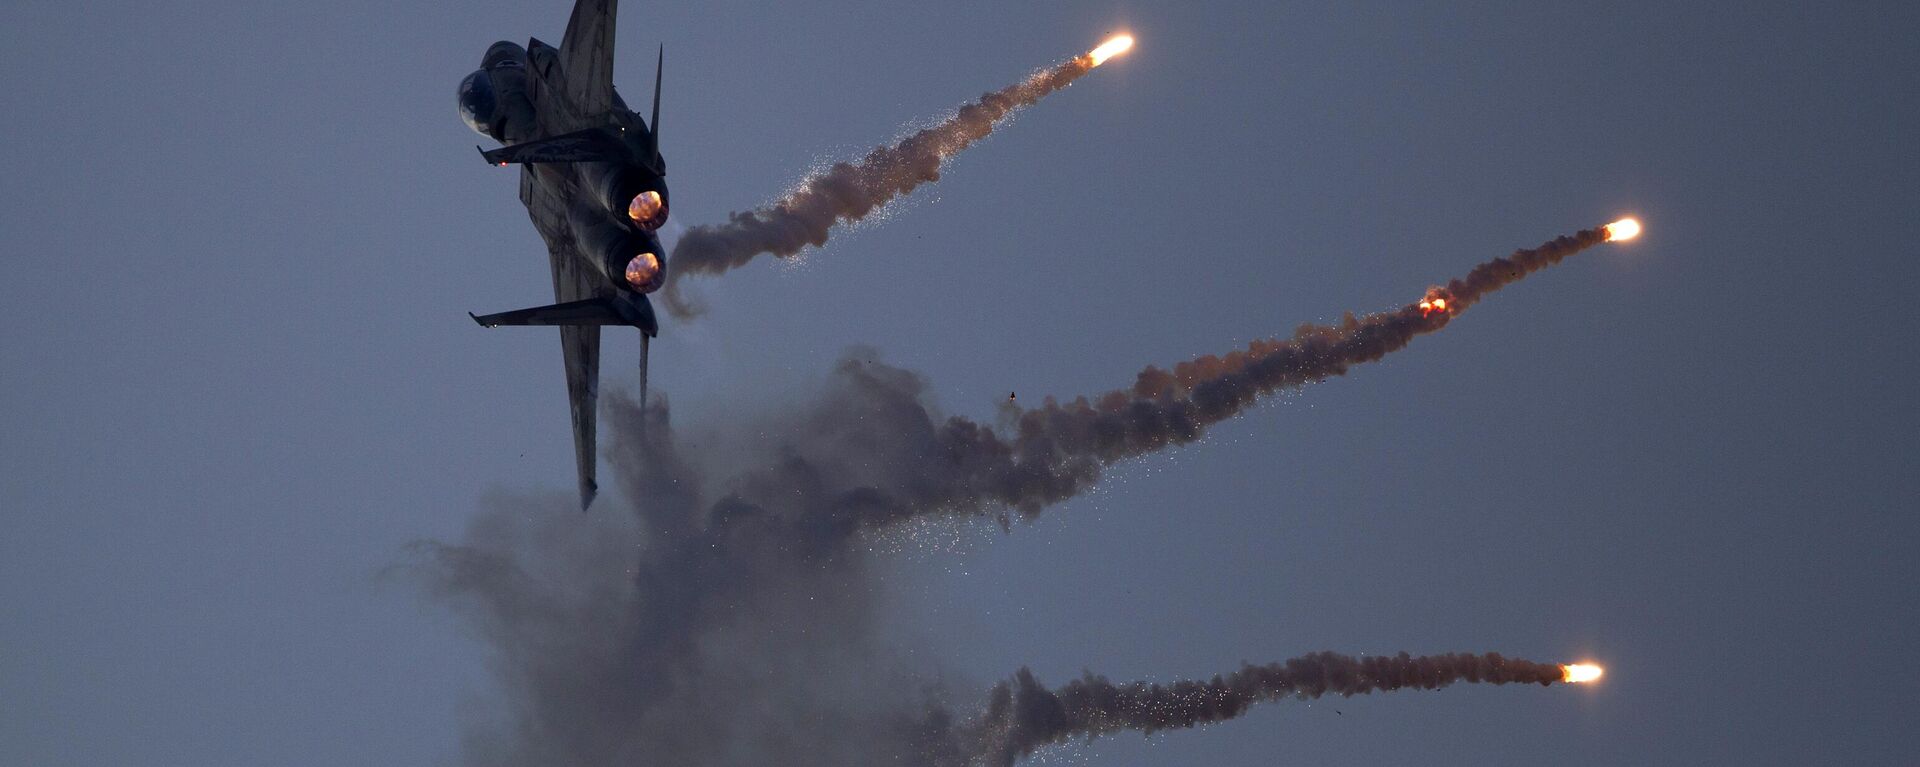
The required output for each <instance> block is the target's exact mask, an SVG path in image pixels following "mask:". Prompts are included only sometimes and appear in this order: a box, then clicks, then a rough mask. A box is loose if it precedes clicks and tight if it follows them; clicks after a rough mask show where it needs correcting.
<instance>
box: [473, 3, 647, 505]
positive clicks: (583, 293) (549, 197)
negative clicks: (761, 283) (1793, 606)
mask: <svg viewBox="0 0 1920 767" xmlns="http://www.w3.org/2000/svg"><path fill="white" fill-rule="evenodd" d="M616 5H617V2H616V0H577V2H575V3H574V6H573V16H572V18H570V19H569V20H568V21H567V31H566V33H565V36H563V37H562V38H560V47H559V48H554V47H553V46H551V45H547V44H546V43H543V42H540V41H539V40H537V39H533V40H528V41H527V45H526V47H524V48H522V47H521V46H519V45H517V44H515V43H512V42H507V41H501V42H497V43H494V44H493V45H492V46H490V47H488V48H487V53H486V55H485V56H483V57H482V58H481V60H480V69H479V70H477V71H475V72H474V73H473V74H470V75H467V77H466V79H465V80H462V81H461V82H460V91H459V96H460V117H461V119H463V120H465V121H466V123H467V125H468V126H469V127H471V128H473V129H474V130H475V131H477V132H479V133H481V134H482V135H485V136H487V137H489V138H492V139H493V140H495V141H498V142H500V143H501V144H502V145H503V146H501V147H500V148H498V149H493V150H490V151H489V150H486V149H482V150H481V151H480V154H481V156H482V157H484V158H485V159H486V161H487V162H488V163H489V164H492V165H498V166H502V167H505V166H507V165H519V166H520V201H521V202H522V203H525V204H526V206H527V215H528V216H530V217H531V218H532V219H533V226H534V228H535V229H538V230H539V231H540V237H541V238H542V239H544V240H546V243H547V257H548V259H549V260H550V262H551V263H552V266H553V299H554V303H553V304H551V305H549V306H538V307H534V308H531V309H520V310H516V311H510V312H501V313H499V314H487V315H479V316H475V315H473V314H472V313H469V314H468V316H470V317H473V320H474V321H475V322H478V323H480V324H481V325H482V326H484V327H490V328H491V327H498V326H500V325H552V326H558V327H559V328H560V346H561V351H562V354H563V357H564V358H565V362H566V368H567V398H568V400H569V404H570V405H571V406H572V409H573V451H574V459H575V460H576V461H577V462H578V464H579V471H580V508H581V509H583V510H584V509H586V508H587V507H588V506H589V505H591V504H592V503H593V496H594V493H595V491H596V490H597V489H598V485H597V484H596V483H595V482H594V468H595V459H596V458H597V456H596V453H595V450H594V422H595V416H596V412H595V407H596V405H597V403H598V400H599V388H600V328H602V327H605V326H627V327H634V328H639V330H640V401H641V403H642V405H643V406H644V403H645V402H646V396H647V354H648V349H649V346H650V341H651V339H652V338H653V337H654V336H656V335H659V333H660V323H659V321H658V320H657V319H656V317H655V315H654V312H653V304H652V303H651V302H649V301H648V300H647V294H648V293H652V292H654V291H656V290H659V289H660V286H661V285H662V284H663V283H664V282H665V281H666V268H667V264H666V253H667V251H666V249H665V248H663V247H661V245H660V238H659V237H658V236H656V235H655V232H656V231H657V230H658V229H659V228H660V226H661V225H662V224H664V223H666V221H667V210H668V199H667V185H666V173H667V168H666V162H665V161H664V160H663V159H661V156H660V133H659V127H660V68H662V67H663V66H664V65H665V63H666V50H665V47H664V46H662V48H661V51H660V54H659V58H658V59H657V60H656V61H655V67H656V68H655V70H654V78H653V117H652V119H649V120H645V121H642V120H641V119H640V116H639V115H637V114H634V113H633V111H632V110H630V109H628V108H627V105H626V102H624V101H622V100H621V99H620V94H619V93H617V92H615V91H614V88H613V32H614V15H615V11H616Z"/></svg>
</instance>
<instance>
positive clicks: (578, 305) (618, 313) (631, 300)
mask: <svg viewBox="0 0 1920 767" xmlns="http://www.w3.org/2000/svg"><path fill="white" fill-rule="evenodd" d="M467 316H468V317H472V318H473V321H474V322H477V323H480V326H481V327H488V328H497V327H500V326H501V325H629V326H632V327H636V328H639V329H640V330H641V331H642V332H645V333H646V334H647V335H649V336H655V335H659V334H660V323H659V320H657V319H656V318H655V317H654V313H653V303H652V302H650V301H648V300H647V297H646V296H625V295H615V296H610V297H606V298H588V299H584V300H580V301H568V302H566V303H564V304H553V305H551V306H536V307H533V308H531V309H515V310H513V311H510V312H501V313H499V314H479V315H477V314H474V313H473V312H467Z"/></svg>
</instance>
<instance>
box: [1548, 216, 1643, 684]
mask: <svg viewBox="0 0 1920 767" xmlns="http://www.w3.org/2000/svg"><path fill="white" fill-rule="evenodd" d="M1627 220H1628V221H1632V220H1633V219H1627ZM1636 226H1637V225H1636ZM1606 674H1607V670H1606V669H1604V668H1601V667H1599V666H1597V665H1594V664H1592V663H1569V664H1567V665H1564V666H1561V667H1560V680H1561V681H1563V682H1566V683H1567V684H1581V683H1583V682H1597V681H1600V677H1602V676H1606Z"/></svg>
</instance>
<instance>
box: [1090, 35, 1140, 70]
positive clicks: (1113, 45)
mask: <svg viewBox="0 0 1920 767" xmlns="http://www.w3.org/2000/svg"><path fill="white" fill-rule="evenodd" d="M1132 47H1133V35H1121V36H1119V37H1116V38H1113V39H1112V40H1108V41H1106V42H1104V43H1101V44H1100V47H1098V48H1095V49H1093V50H1091V51H1088V52H1087V58H1088V59H1090V60H1092V61H1093V63H1092V64H1090V65H1089V66H1095V67H1097V66H1100V65H1101V64H1102V63H1103V62H1105V61H1106V60H1107V59H1110V58H1113V57H1115V56H1118V55H1120V54H1122V53H1126V52H1127V49H1128V48H1132Z"/></svg>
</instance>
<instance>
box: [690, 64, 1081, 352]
mask: <svg viewBox="0 0 1920 767" xmlns="http://www.w3.org/2000/svg"><path fill="white" fill-rule="evenodd" d="M1094 66H1096V65H1095V63H1094V62H1093V60H1092V59H1091V58H1089V57H1087V56H1078V57H1075V58H1073V59H1070V60H1068V61H1066V62H1065V63H1062V64H1060V65H1058V66H1055V67H1052V68H1050V69H1045V70H1041V71H1040V72H1036V73H1034V74H1033V75H1032V76H1030V77H1028V78H1027V79H1025V80H1022V81H1020V82H1019V83H1016V84H1014V85H1010V86H1007V87H1005V88H1002V89H1000V90H998V91H994V92H992V93H988V94H986V95H983V96H981V97H980V99H979V100H977V101H974V102H973V103H970V104H967V105H965V106H962V107H961V108H960V111H958V112H956V113H954V115H953V116H952V117H949V118H947V119H945V120H943V121H941V122H940V123H939V124H936V125H934V126H933V127H930V128H926V129H923V130H919V131H916V132H914V133H913V134H912V135H910V136H907V137H906V138H904V139H901V140H900V141H898V142H896V143H893V144H890V145H887V146H881V147H876V148H874V149H873V150H872V151H870V152H868V153H867V155H866V156H865V157H863V158H861V159H860V160H858V161H856V162H841V163H835V164H834V165H833V166H831V167H829V168H827V169H826V170H825V171H822V172H820V173H816V174H813V175H811V176H809V177H807V178H806V179H805V180H803V181H801V182H800V184H799V186H798V187H796V188H795V189H793V190H792V191H789V192H788V193H787V194H786V195H784V196H782V197H781V198H780V199H779V200H777V201H775V202H774V203H772V204H771V205H767V206H764V207H761V208H756V209H753V210H748V211H739V212H735V213H733V214H732V215H730V216H729V217H728V220H727V222H726V223H724V224H713V225H702V226H695V227H692V228H689V229H688V230H687V232H686V234H685V235H684V236H682V237H681V238H680V241H679V242H678V243H677V244H675V245H674V248H673V257H672V259H671V263H672V268H671V269H670V270H669V273H670V275H669V278H668V283H667V288H666V290H665V291H664V292H663V293H662V299H663V300H664V303H665V305H666V307H667V309H668V310H669V311H671V312H673V313H674V314H676V315H680V316H689V315H693V314H698V313H699V311H700V310H699V307H697V306H695V305H694V304H693V303H692V302H690V301H689V300H688V299H687V298H686V297H685V296H684V295H683V294H682V293H681V292H680V280H681V279H682V278H684V277H686V276H688V275H695V274H720V273H723V272H726V271H729V270H732V269H737V268H739V267H741V266H744V265H746V264H747V263H748V262H750V261H752V260H753V259H754V258H755V257H756V256H759V255H761V254H763V253H769V254H772V255H774V256H778V257H781V258H787V257H791V256H794V255H796V254H798V253H799V252H800V251H802V250H804V249H805V248H807V247H809V246H812V247H819V246H821V245H824V244H826V242H827V238H828V236H829V234H830V233H831V231H832V229H833V227H834V226H836V225H844V224H850V223H855V222H858V221H860V220H862V219H864V218H866V217H867V216H868V215H870V214H872V213H873V211H874V210H875V209H878V208H881V207H882V206H884V205H886V204H887V203H888V202H890V201H892V200H894V199H897V198H899V197H901V196H903V195H906V194H909V193H911V192H913V190H914V189H916V188H918V187H919V186H920V185H922V184H927V183H932V182H934V181H938V180H940V167H941V166H942V165H943V164H944V163H945V162H946V161H947V160H948V159H949V158H951V157H953V156H954V155H956V154H959V153H960V152H961V151H963V150H965V149H966V148H967V147H970V146H972V145H974V144H975V143H976V142H978V141H979V140H980V139H983V138H986V137H987V135H988V134H990V133H992V132H993V130H994V128H995V127H997V126H998V125H999V124H1000V123H1001V122H1003V121H1004V120H1005V119H1006V118H1007V117H1008V116H1009V115H1011V114H1012V113H1013V112H1014V111H1015V110H1018V109H1020V108H1021V107H1025V106H1029V105H1031V104H1033V103H1035V102H1038V101H1039V100H1040V99H1042V98H1045V97H1046V96H1047V95H1048V94H1051V93H1053V92H1055V91H1058V90H1060V89H1062V88H1065V87H1067V86H1068V85H1071V84H1073V81H1075V80H1078V79H1080V77H1081V76H1082V75H1085V74H1086V73H1088V72H1090V71H1092V70H1093V68H1094Z"/></svg>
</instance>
